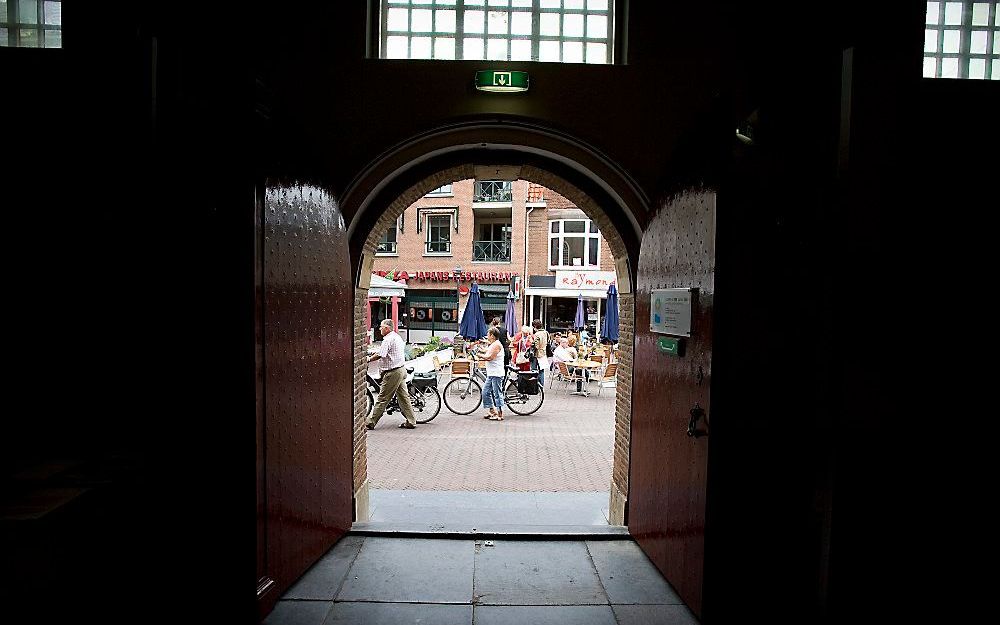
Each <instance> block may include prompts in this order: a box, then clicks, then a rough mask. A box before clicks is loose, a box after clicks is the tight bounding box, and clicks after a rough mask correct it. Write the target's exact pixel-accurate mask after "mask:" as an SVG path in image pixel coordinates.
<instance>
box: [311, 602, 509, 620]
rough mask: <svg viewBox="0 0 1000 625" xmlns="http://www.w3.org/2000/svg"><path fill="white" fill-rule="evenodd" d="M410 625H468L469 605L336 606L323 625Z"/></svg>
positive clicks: (397, 604) (361, 604)
mask: <svg viewBox="0 0 1000 625" xmlns="http://www.w3.org/2000/svg"><path fill="white" fill-rule="evenodd" d="M412 623H427V624H428V625H472V606H471V605H441V604H427V603H337V604H335V605H334V606H333V610H331V611H330V615H329V616H328V617H327V618H326V621H324V623H323V625H361V624H365V625H404V624H406V625H410V624H412ZM522 625H523V624H522Z"/></svg>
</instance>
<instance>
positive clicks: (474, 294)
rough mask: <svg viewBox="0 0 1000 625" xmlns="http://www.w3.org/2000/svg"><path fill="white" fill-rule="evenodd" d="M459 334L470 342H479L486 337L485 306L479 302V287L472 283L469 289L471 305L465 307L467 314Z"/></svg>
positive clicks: (459, 328)
mask: <svg viewBox="0 0 1000 625" xmlns="http://www.w3.org/2000/svg"><path fill="white" fill-rule="evenodd" d="M458 333H459V334H461V335H462V336H463V337H465V339H466V340H469V341H478V340H479V339H481V338H483V337H484V336H486V320H485V319H483V305H482V304H481V303H480V302H479V285H478V284H476V283H475V282H473V283H472V288H471V289H469V303H468V304H466V305H465V314H464V315H463V316H462V324H461V325H460V326H459V327H458Z"/></svg>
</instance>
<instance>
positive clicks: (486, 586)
mask: <svg viewBox="0 0 1000 625" xmlns="http://www.w3.org/2000/svg"><path fill="white" fill-rule="evenodd" d="M475 594H476V597H477V598H478V602H479V603H480V604H483V605H586V604H605V603H608V599H607V595H606V594H604V589H603V588H602V587H601V581H600V579H599V578H598V576H597V572H596V571H595V570H594V566H593V564H592V562H591V560H590V554H589V553H587V548H586V544H585V543H583V542H578V541H564V542H559V541H501V540H497V541H494V546H493V547H488V546H485V545H482V546H480V545H477V547H476V584H475Z"/></svg>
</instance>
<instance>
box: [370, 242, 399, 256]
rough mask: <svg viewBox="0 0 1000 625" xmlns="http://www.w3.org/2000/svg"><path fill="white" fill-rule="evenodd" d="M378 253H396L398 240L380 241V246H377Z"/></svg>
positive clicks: (376, 251)
mask: <svg viewBox="0 0 1000 625" xmlns="http://www.w3.org/2000/svg"><path fill="white" fill-rule="evenodd" d="M375 253H376V254H395V253H396V242H395V241H379V242H378V246H377V247H376V248H375Z"/></svg>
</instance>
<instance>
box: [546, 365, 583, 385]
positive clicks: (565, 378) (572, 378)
mask: <svg viewBox="0 0 1000 625" xmlns="http://www.w3.org/2000/svg"><path fill="white" fill-rule="evenodd" d="M556 366H558V367H559V379H560V380H561V381H562V382H565V383H566V386H569V385H570V383H572V382H579V381H582V380H583V376H582V375H579V374H577V373H575V372H574V373H570V370H569V367H567V366H566V363H564V362H557V363H556ZM554 382H555V376H553V377H552V382H549V388H552V384H553V383H554Z"/></svg>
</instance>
